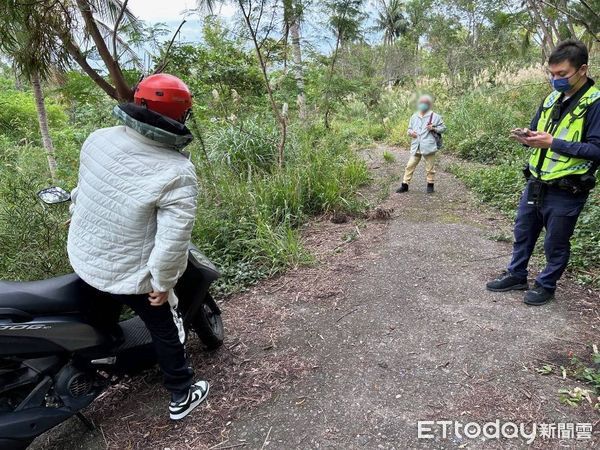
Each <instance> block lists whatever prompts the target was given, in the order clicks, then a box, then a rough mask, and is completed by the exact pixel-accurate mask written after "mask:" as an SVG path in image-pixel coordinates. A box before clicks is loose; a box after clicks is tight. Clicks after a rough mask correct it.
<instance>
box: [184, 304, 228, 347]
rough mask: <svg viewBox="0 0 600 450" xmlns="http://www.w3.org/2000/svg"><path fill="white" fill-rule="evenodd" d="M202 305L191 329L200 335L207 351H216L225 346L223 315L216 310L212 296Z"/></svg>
mask: <svg viewBox="0 0 600 450" xmlns="http://www.w3.org/2000/svg"><path fill="white" fill-rule="evenodd" d="M206 295H207V296H208V298H207V299H206V300H207V301H205V302H204V303H203V304H202V307H201V308H200V310H199V311H198V312H197V313H196V316H195V317H194V319H193V320H192V323H191V328H192V330H194V332H195V333H196V334H197V335H198V338H200V340H201V341H202V343H203V344H204V347H205V348H206V350H209V351H210V350H216V349H218V348H219V347H220V346H221V345H223V340H224V339H225V330H224V329H223V320H222V319H221V314H220V312H219V311H218V310H217V311H215V310H214V307H213V306H212V305H213V304H214V302H213V300H212V297H210V294H206Z"/></svg>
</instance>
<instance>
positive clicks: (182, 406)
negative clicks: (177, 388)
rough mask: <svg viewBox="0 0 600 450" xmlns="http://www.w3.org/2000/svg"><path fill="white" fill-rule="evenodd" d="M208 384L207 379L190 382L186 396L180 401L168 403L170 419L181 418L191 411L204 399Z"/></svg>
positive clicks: (206, 394)
mask: <svg viewBox="0 0 600 450" xmlns="http://www.w3.org/2000/svg"><path fill="white" fill-rule="evenodd" d="M209 388H210V385H209V384H208V382H207V381H198V382H197V383H194V384H192V386H191V387H190V390H189V391H188V394H187V396H186V397H185V398H184V399H183V400H182V401H180V402H175V401H171V403H169V415H170V417H171V420H181V419H183V418H184V417H185V416H187V415H188V414H189V413H191V412H192V411H193V410H194V408H196V406H198V405H199V404H200V403H202V402H203V401H204V399H206V397H207V396H208V390H209Z"/></svg>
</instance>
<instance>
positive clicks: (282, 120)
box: [78, 0, 287, 168]
mask: <svg viewBox="0 0 600 450" xmlns="http://www.w3.org/2000/svg"><path fill="white" fill-rule="evenodd" d="M78 1H80V0H78ZM238 5H239V7H240V10H241V11H242V15H243V16H244V21H245V22H246V27H247V28H248V31H249V32H250V37H251V39H252V43H253V44H254V50H255V52H256V57H257V58H258V62H259V64H260V70H261V72H262V75H263V79H264V82H265V87H266V88H267V94H268V96H269V102H270V103H271V109H272V110H273V115H274V116H275V120H277V122H278V123H279V144H278V145H277V152H278V153H279V167H280V168H281V167H283V160H284V149H285V143H286V140H287V119H286V117H285V115H284V114H283V113H282V112H280V111H279V109H278V108H277V103H275V96H274V95H273V88H272V87H271V82H270V80H269V74H268V72H267V63H266V61H265V59H264V57H263V54H262V51H261V50H260V48H261V46H260V44H259V43H258V37H257V36H256V30H255V29H254V28H253V27H252V22H251V21H250V15H251V14H252V11H251V10H248V11H246V8H245V7H244V4H243V3H242V0H238Z"/></svg>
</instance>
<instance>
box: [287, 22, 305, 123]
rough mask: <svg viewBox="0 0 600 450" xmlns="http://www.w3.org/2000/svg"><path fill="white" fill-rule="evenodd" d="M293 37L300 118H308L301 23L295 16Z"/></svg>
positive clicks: (291, 33) (292, 23)
mask: <svg viewBox="0 0 600 450" xmlns="http://www.w3.org/2000/svg"><path fill="white" fill-rule="evenodd" d="M290 36H291V37H292V58H293V60H294V77H295V78H296V87H297V88H298V114H299V116H300V119H306V98H305V96H304V66H303V64H302V47H301V44H300V23H299V22H298V18H297V17H294V18H293V19H292V22H291V23H290Z"/></svg>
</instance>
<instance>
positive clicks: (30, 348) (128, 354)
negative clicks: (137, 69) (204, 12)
mask: <svg viewBox="0 0 600 450" xmlns="http://www.w3.org/2000/svg"><path fill="white" fill-rule="evenodd" d="M38 197H39V198H40V199H41V200H42V201H44V202H45V203H48V204H55V203H62V202H66V201H69V200H70V194H69V193H68V192H67V191H65V190H63V189H61V188H58V187H51V188H47V189H44V190H42V191H40V192H39V193H38ZM219 277H220V273H219V271H218V270H217V268H216V267H215V266H214V264H213V263H212V262H211V261H210V260H209V259H208V258H207V257H206V256H204V255H203V254H202V253H201V252H200V251H199V250H198V249H197V248H196V247H195V246H193V245H190V248H189V253H188V266H187V269H186V271H185V273H184V274H183V276H182V277H181V278H180V279H179V281H178V283H177V285H176V286H175V294H176V295H177V297H178V299H179V304H178V309H179V311H180V312H181V314H182V317H183V324H184V328H185V330H186V332H189V331H194V332H195V333H196V334H197V335H198V337H199V339H200V340H201V342H202V343H203V344H204V346H205V347H206V348H207V349H208V350H214V349H216V348H218V347H219V346H221V344H222V343H223V338H224V330H223V322H222V320H221V310H220V309H219V306H218V305H217V303H216V302H215V300H214V299H213V298H212V296H211V294H210V292H209V288H210V285H211V283H213V282H214V281H215V280H216V279H218V278H219ZM98 295H99V293H98V292H97V291H93V290H92V289H90V287H89V286H88V285H87V284H85V283H84V282H83V281H82V280H81V279H80V278H79V277H78V276H77V275H76V274H68V275H63V276H60V277H56V278H50V279H47V280H41V281H31V282H11V281H0V448H1V449H4V450H21V449H24V448H26V447H28V446H29V444H31V442H32V441H33V440H34V439H35V438H36V437H37V436H39V435H41V434H42V433H44V432H46V431H47V430H49V429H51V428H52V427H54V426H56V425H58V424H60V423H62V422H64V421H65V420H67V419H68V418H70V417H72V416H74V415H77V416H78V417H79V418H80V419H81V420H82V421H83V422H84V423H86V425H88V426H89V427H92V425H91V422H90V421H89V420H88V419H87V418H86V417H85V416H83V414H82V413H81V410H82V409H83V408H85V407H86V406H88V405H89V404H90V403H92V402H93V401H94V399H96V398H97V397H98V396H99V395H100V394H101V393H102V392H103V391H104V390H105V389H107V388H108V387H109V386H110V385H111V384H112V383H114V382H115V381H118V380H119V378H120V377H122V376H124V375H133V374H136V373H139V372H140V371H142V370H144V369H147V368H150V367H152V366H153V365H155V364H156V356H155V354H154V350H153V346H152V339H151V337H150V333H149V332H148V330H147V328H146V327H145V326H144V323H143V322H142V320H141V319H140V318H139V317H137V316H135V317H132V318H130V319H127V320H123V321H121V322H119V323H118V324H115V327H116V329H117V332H116V333H115V332H107V331H106V330H105V329H100V328H98V327H96V326H94V325H93V324H92V322H93V321H90V320H89V314H88V312H89V306H90V304H92V303H93V302H94V300H95V297H96V296H98ZM98 303H100V302H98ZM98 303H97V304H98ZM97 304H96V305H97Z"/></svg>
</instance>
